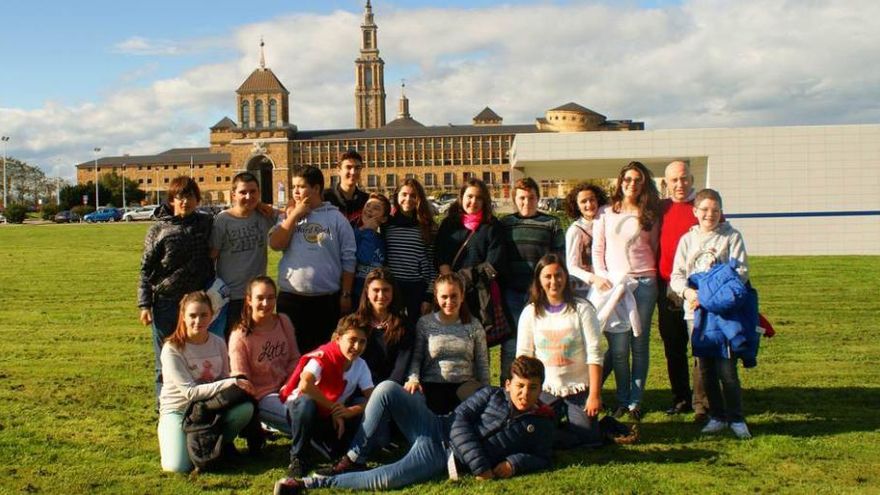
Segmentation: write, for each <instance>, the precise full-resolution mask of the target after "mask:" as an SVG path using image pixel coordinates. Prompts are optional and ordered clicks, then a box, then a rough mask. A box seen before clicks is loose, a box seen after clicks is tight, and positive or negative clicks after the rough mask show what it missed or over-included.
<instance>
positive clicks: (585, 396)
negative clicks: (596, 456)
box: [516, 254, 602, 448]
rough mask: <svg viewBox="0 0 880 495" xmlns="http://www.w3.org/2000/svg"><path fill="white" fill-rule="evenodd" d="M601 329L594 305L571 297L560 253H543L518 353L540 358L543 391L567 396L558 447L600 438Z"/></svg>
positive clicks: (523, 318) (596, 442)
mask: <svg viewBox="0 0 880 495" xmlns="http://www.w3.org/2000/svg"><path fill="white" fill-rule="evenodd" d="M600 334H601V332H600V330H599V322H598V321H597V319H596V310H595V309H594V308H593V305H592V304H590V303H589V302H587V301H585V300H583V299H580V298H575V296H574V293H573V291H572V289H571V285H570V284H569V282H568V273H567V272H566V270H565V264H564V263H563V262H562V258H561V257H559V256H557V255H555V254H548V255H546V256H544V257H542V258H541V259H540V261H538V264H537V266H536V267H535V275H534V278H533V280H532V287H531V290H530V294H529V304H528V305H527V306H526V307H525V309H523V312H522V314H521V315H520V318H519V328H518V334H517V340H516V341H517V352H516V354H517V355H518V356H523V355H525V356H529V357H536V358H538V359H539V360H541V362H542V363H544V369H545V370H546V375H545V378H544V385H543V390H544V392H547V393H549V394H551V395H553V396H554V397H555V398H558V399H562V400H564V401H565V404H566V406H567V416H568V423H567V426H566V427H565V428H564V429H563V430H560V434H559V435H557V438H556V441H555V442H554V443H555V445H556V447H558V448H570V447H576V446H580V445H599V444H601V442H602V436H601V433H600V431H599V428H598V425H597V422H595V421H594V419H595V417H596V416H597V415H598V414H599V411H600V410H601V409H602V397H601V391H602V390H601V389H602V351H601V346H600V339H601V338H600Z"/></svg>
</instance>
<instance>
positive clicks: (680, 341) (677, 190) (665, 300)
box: [657, 160, 708, 422]
mask: <svg viewBox="0 0 880 495" xmlns="http://www.w3.org/2000/svg"><path fill="white" fill-rule="evenodd" d="M664 175H665V180H666V192H667V198H666V199H664V200H663V201H662V202H661V203H660V249H659V254H660V256H659V258H660V259H659V262H658V273H659V275H660V277H659V278H658V280H657V285H658V287H657V288H658V297H657V310H658V311H657V313H658V322H659V326H660V337H662V338H663V350H664V352H665V354H666V370H667V372H668V373H669V383H670V385H671V387H672V406H671V407H670V408H669V409H667V410H666V414H669V415H674V414H680V413H686V412H689V411H691V410H692V409H693V410H694V411H695V413H696V414H695V418H694V420H695V421H697V422H702V421H705V419H706V412H707V410H708V404H707V402H706V395H705V393H704V392H703V387H702V383H701V381H700V373H699V370H698V368H697V363H696V361H695V362H694V373H693V375H694V392H693V399H692V398H691V388H690V380H689V377H688V368H689V364H688V350H687V349H688V341H689V340H690V337H689V336H688V331H687V325H686V324H685V321H684V311H683V309H682V304H681V298H679V297H678V295H676V294H674V293H672V292H668V291H667V287H669V276H670V274H671V273H672V261H673V259H674V258H675V249H676V247H678V241H679V240H680V239H681V237H682V236H683V235H684V234H685V233H686V232H687V231H688V229H690V228H691V226H693V225H696V224H697V218H696V217H695V216H694V211H693V208H694V188H693V184H694V176H693V175H692V174H691V171H690V169H689V168H688V164H687V162H685V161H683V160H675V161H673V162H671V163H670V164H669V165H667V167H666V172H665V174H664Z"/></svg>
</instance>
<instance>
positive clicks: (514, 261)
mask: <svg viewBox="0 0 880 495" xmlns="http://www.w3.org/2000/svg"><path fill="white" fill-rule="evenodd" d="M512 197H513V204H514V206H515V207H516V212H515V213H514V214H513V215H507V216H506V217H504V218H502V219H501V225H502V227H503V232H504V239H505V242H506V243H507V256H508V267H509V272H508V273H505V274H503V276H502V281H501V282H502V286H503V287H504V302H505V304H506V305H507V311H508V312H509V314H510V317H511V320H512V324H513V327H512V328H513V329H514V331H513V336H511V337H510V338H509V339H507V340H506V341H505V342H503V343H502V344H501V381H502V382H503V381H504V380H505V379H506V378H508V375H507V373H508V370H510V363H511V362H513V358H514V356H515V355H516V328H517V322H518V321H519V315H520V314H521V313H522V310H523V308H525V306H526V303H527V302H528V300H529V287H530V286H531V284H532V277H533V275H534V273H535V265H537V264H538V260H540V259H541V257H542V256H544V255H545V254H550V253H553V254H556V255H559V256H563V255H564V252H565V231H563V230H562V227H561V226H560V225H559V219H558V218H556V217H554V216H551V215H547V214H545V213H541V212H539V211H538V198H539V197H540V192H539V189H538V184H537V183H536V182H535V180H534V179H532V178H531V177H525V178H523V179H520V180H518V181H516V184H514V189H513V195H512Z"/></svg>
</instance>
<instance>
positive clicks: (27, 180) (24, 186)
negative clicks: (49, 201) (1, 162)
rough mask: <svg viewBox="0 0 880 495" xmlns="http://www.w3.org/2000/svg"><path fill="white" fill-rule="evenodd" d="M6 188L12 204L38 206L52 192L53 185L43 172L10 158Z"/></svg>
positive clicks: (7, 159)
mask: <svg viewBox="0 0 880 495" xmlns="http://www.w3.org/2000/svg"><path fill="white" fill-rule="evenodd" d="M0 185H2V184H0ZM6 187H7V191H8V197H9V203H10V204H12V203H20V204H23V205H36V204H37V202H38V200H39V199H44V198H47V197H49V196H50V195H51V192H52V184H51V183H50V182H49V180H47V179H46V174H45V173H43V171H42V170H40V169H39V168H38V167H34V166H32V165H28V164H27V163H25V162H22V161H21V160H18V159H15V158H10V157H7V158H6Z"/></svg>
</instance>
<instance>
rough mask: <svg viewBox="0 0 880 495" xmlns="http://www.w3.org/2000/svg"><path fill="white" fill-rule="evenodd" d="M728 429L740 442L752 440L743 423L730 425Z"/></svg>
mask: <svg viewBox="0 0 880 495" xmlns="http://www.w3.org/2000/svg"><path fill="white" fill-rule="evenodd" d="M730 429H731V430H733V434H734V435H736V438H739V439H740V440H748V439H749V438H752V434H751V433H749V427H748V426H746V424H745V422H739V423H730Z"/></svg>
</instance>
